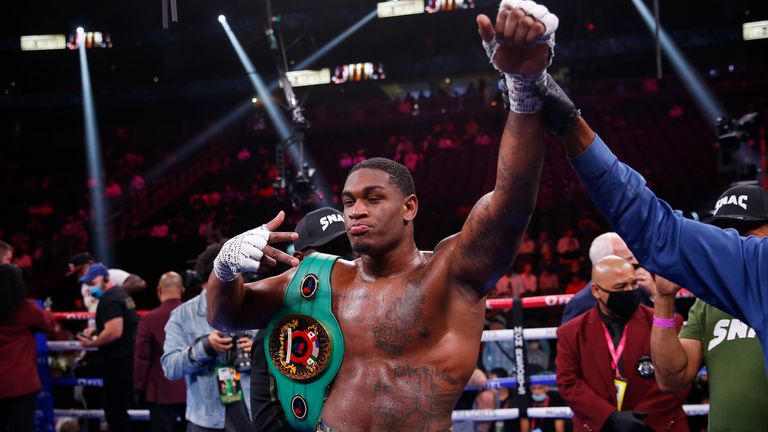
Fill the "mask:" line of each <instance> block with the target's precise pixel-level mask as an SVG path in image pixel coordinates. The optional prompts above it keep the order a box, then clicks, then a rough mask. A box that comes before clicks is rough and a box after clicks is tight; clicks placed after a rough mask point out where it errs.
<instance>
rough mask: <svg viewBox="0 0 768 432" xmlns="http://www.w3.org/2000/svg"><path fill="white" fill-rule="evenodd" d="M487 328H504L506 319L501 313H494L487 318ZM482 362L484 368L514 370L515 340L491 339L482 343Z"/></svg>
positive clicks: (505, 327) (515, 367)
mask: <svg viewBox="0 0 768 432" xmlns="http://www.w3.org/2000/svg"><path fill="white" fill-rule="evenodd" d="M488 329H489V330H506V329H507V320H506V318H504V317H503V316H501V315H496V316H494V317H492V318H489V320H488ZM482 362H483V367H484V368H485V370H492V369H502V370H504V371H507V372H514V371H515V370H516V369H517V366H516V365H515V342H514V341H513V340H504V341H493V342H488V343H485V344H483V353H482Z"/></svg>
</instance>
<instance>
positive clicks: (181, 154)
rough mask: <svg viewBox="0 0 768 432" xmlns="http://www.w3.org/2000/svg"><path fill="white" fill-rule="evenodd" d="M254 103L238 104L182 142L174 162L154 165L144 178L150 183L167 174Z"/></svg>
mask: <svg viewBox="0 0 768 432" xmlns="http://www.w3.org/2000/svg"><path fill="white" fill-rule="evenodd" d="M252 106H253V105H252V104H251V101H245V102H243V103H240V104H238V105H237V106H236V107H235V108H234V109H232V110H231V111H229V112H228V113H227V114H226V115H224V117H222V118H220V119H218V120H217V121H216V122H215V123H214V124H212V125H211V126H210V127H208V128H207V129H205V130H204V131H202V132H200V133H198V134H197V135H196V136H195V137H194V138H192V139H191V140H189V141H187V142H186V143H184V144H182V145H181V146H180V147H179V148H178V149H177V150H176V152H175V155H176V157H174V158H173V162H160V163H158V164H156V165H155V166H154V167H152V168H151V169H150V170H149V171H147V173H146V174H145V175H144V180H145V181H146V182H147V183H149V182H150V181H152V180H154V179H155V178H157V177H160V176H161V175H163V174H165V173H166V172H167V171H168V170H170V169H171V168H173V167H174V166H175V165H178V164H180V163H182V162H184V161H185V160H186V159H187V157H189V156H190V155H191V154H192V153H194V152H196V151H197V150H198V149H199V148H201V147H202V146H203V145H205V144H206V143H207V142H208V141H209V140H210V139H211V138H213V137H215V136H216V135H218V134H219V133H221V132H222V131H223V130H224V129H226V128H228V127H229V126H230V125H232V123H234V122H235V121H236V120H237V119H239V118H241V117H242V116H243V114H245V113H246V112H247V111H248V110H249V109H250V108H251V107H252Z"/></svg>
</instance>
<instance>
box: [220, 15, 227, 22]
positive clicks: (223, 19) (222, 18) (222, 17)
mask: <svg viewBox="0 0 768 432" xmlns="http://www.w3.org/2000/svg"><path fill="white" fill-rule="evenodd" d="M226 20H227V17H225V16H224V15H219V22H220V23H223V22H224V21H226Z"/></svg>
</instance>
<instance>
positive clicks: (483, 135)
mask: <svg viewBox="0 0 768 432" xmlns="http://www.w3.org/2000/svg"><path fill="white" fill-rule="evenodd" d="M490 144H491V136H490V135H488V133H487V132H485V131H480V133H478V134H477V136H476V137H475V145H476V146H479V147H485V146H487V145H490Z"/></svg>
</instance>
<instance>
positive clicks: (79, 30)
mask: <svg viewBox="0 0 768 432" xmlns="http://www.w3.org/2000/svg"><path fill="white" fill-rule="evenodd" d="M84 32H85V29H83V28H82V27H78V28H77V33H78V34H83V33H84Z"/></svg>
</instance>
